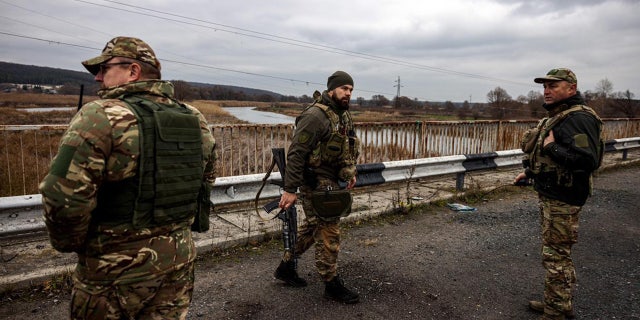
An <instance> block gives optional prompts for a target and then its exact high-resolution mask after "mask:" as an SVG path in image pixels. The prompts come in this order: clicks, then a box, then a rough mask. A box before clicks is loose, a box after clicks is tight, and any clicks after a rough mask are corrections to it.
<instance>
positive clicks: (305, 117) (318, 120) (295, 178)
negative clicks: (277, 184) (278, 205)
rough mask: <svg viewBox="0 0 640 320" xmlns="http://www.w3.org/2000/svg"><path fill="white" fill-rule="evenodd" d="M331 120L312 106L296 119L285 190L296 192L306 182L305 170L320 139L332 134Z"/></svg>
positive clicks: (288, 155) (289, 152)
mask: <svg viewBox="0 0 640 320" xmlns="http://www.w3.org/2000/svg"><path fill="white" fill-rule="evenodd" d="M330 129H331V122H330V121H329V119H327V117H326V115H325V114H324V112H323V111H322V110H321V109H320V108H316V107H311V108H308V109H307V110H305V111H304V112H303V113H302V114H301V115H300V116H299V117H298V119H296V129H295V132H294V134H293V139H292V142H291V146H289V151H288V152H287V171H286V173H285V186H284V190H285V191H287V192H292V193H293V192H296V190H297V188H298V187H300V186H302V185H303V184H304V170H305V167H307V161H308V160H309V155H310V154H311V152H312V151H313V149H314V148H315V146H316V145H317V143H318V141H319V140H320V139H322V138H323V137H326V136H327V135H329V134H330Z"/></svg>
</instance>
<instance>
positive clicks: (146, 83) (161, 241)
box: [40, 37, 216, 319]
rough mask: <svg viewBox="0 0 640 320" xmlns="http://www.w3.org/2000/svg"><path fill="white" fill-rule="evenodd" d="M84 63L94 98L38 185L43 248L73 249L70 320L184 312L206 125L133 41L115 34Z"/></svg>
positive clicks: (211, 174) (210, 164) (204, 168)
mask: <svg viewBox="0 0 640 320" xmlns="http://www.w3.org/2000/svg"><path fill="white" fill-rule="evenodd" d="M82 64H83V65H84V66H85V68H86V69H87V70H89V72H91V73H92V74H93V75H95V80H96V81H97V82H100V83H101V90H100V91H99V92H98V95H99V96H100V98H101V99H100V100H96V101H93V102H90V103H87V104H85V105H84V106H83V107H82V109H81V110H79V111H78V113H77V114H76V115H75V117H74V118H73V119H72V120H71V123H70V124H69V128H68V130H67V131H66V132H65V133H64V135H63V137H62V140H61V143H60V148H59V150H58V153H57V155H56V157H55V158H54V160H53V162H52V164H51V168H50V172H49V174H48V175H47V176H46V177H45V178H44V181H42V183H41V184H40V192H41V193H42V196H43V204H44V209H45V213H44V220H45V223H46V226H47V230H48V232H49V237H50V241H51V244H52V245H53V247H54V248H55V249H57V250H58V251H61V252H75V253H77V255H78V263H77V266H76V269H75V272H74V275H73V280H74V288H73V292H72V299H71V318H72V319H151V318H153V319H160V318H163V319H167V318H170V319H185V318H186V315H187V311H188V307H189V304H190V303H191V297H192V293H193V282H194V261H195V257H196V250H195V245H194V242H193V240H192V234H191V228H193V227H194V226H195V225H194V224H193V223H194V218H195V215H196V212H198V207H199V205H200V204H202V203H203V201H198V200H199V199H201V197H205V198H206V194H205V193H206V192H203V190H208V188H210V186H211V185H212V184H213V182H214V180H215V160H216V157H215V152H214V148H215V141H214V139H213V136H212V134H211V131H210V129H209V127H208V124H207V120H206V119H205V117H204V116H203V115H202V114H201V113H200V112H199V111H197V110H196V109H195V108H193V107H191V106H188V105H185V104H182V103H180V102H178V101H177V100H175V98H174V97H173V85H172V84H171V83H169V82H166V81H161V80H160V62H159V61H158V59H157V58H156V56H155V54H154V52H153V50H152V49H151V48H150V47H149V45H148V44H146V43H145V42H144V41H142V40H140V39H136V38H130V37H116V38H114V39H112V40H111V41H109V42H108V43H107V45H106V46H105V48H104V50H103V51H102V54H101V55H100V56H98V57H95V58H93V59H89V60H87V61H84V62H82ZM206 201H208V200H206ZM206 201H204V202H206ZM201 212H203V213H204V215H205V216H206V215H207V214H208V207H207V209H206V211H204V210H203V211H201ZM207 221H208V220H207ZM196 227H197V226H196ZM205 229H206V228H205ZM194 230H196V229H194ZM197 230H198V231H203V229H202V228H198V229H197Z"/></svg>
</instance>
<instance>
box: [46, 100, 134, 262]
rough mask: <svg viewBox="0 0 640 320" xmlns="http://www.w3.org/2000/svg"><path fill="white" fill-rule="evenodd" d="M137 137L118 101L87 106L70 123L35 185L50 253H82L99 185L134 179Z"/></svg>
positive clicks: (132, 121)
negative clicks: (39, 194)
mask: <svg viewBox="0 0 640 320" xmlns="http://www.w3.org/2000/svg"><path fill="white" fill-rule="evenodd" d="M137 134H138V129H137V124H136V119H135V116H134V115H133V113H131V111H129V109H127V108H126V107H124V106H122V103H121V102H120V101H119V100H97V101H94V102H91V103H88V104H86V105H84V106H83V107H82V109H81V110H80V111H79V112H78V113H77V114H76V115H75V116H74V118H73V119H72V120H71V123H70V124H69V128H68V129H67V131H66V132H65V133H64V135H63V137H62V139H61V141H60V148H59V149H58V153H57V155H56V157H55V158H54V159H53V161H52V163H51V168H50V171H49V174H48V175H47V176H46V177H45V178H44V180H43V181H42V183H41V184H40V193H41V194H42V200H43V205H44V221H45V224H46V226H47V230H48V232H49V238H50V241H51V244H52V245H53V247H54V248H55V249H57V250H59V251H62V252H71V251H76V252H77V251H79V250H81V249H82V248H83V246H84V244H85V240H86V236H87V230H88V228H89V223H90V220H91V211H92V210H93V209H94V208H95V207H96V198H97V190H98V187H99V186H100V185H101V184H102V182H103V180H105V179H106V180H113V181H119V180H123V179H125V178H128V177H132V176H134V175H135V174H136V169H137V159H138V157H139V147H138V142H139V141H138V139H137Z"/></svg>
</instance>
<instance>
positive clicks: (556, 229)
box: [514, 68, 604, 319]
mask: <svg viewBox="0 0 640 320" xmlns="http://www.w3.org/2000/svg"><path fill="white" fill-rule="evenodd" d="M534 82H536V83H541V84H542V85H543V87H544V102H545V103H544V105H543V107H544V108H545V109H546V110H547V112H548V115H547V117H546V118H544V119H542V120H541V121H540V122H539V123H538V126H537V127H536V128H535V129H532V130H529V131H528V132H527V133H526V134H525V136H524V137H523V143H522V149H523V151H524V152H525V154H526V158H525V160H524V167H525V170H524V172H522V173H520V174H518V176H516V178H515V181H514V182H516V183H517V182H518V181H520V180H523V179H526V178H533V179H534V189H535V190H536V191H537V192H538V196H539V199H540V202H539V203H540V216H541V224H542V265H543V266H544V268H545V270H546V275H545V283H544V300H543V301H530V302H529V307H530V308H531V309H533V310H535V311H537V312H541V313H543V316H542V319H565V318H573V317H574V316H575V315H574V311H573V303H572V302H573V301H572V298H573V294H574V289H575V283H576V272H575V267H574V265H573V261H572V259H571V247H572V245H573V244H574V243H576V242H577V235H578V214H579V213H580V210H581V209H582V206H583V205H584V204H585V202H586V200H587V198H588V197H589V195H590V194H591V188H592V185H591V181H592V179H591V175H592V173H593V172H594V171H595V170H596V169H597V168H598V167H599V166H600V163H601V161H602V153H603V151H604V150H603V149H604V144H603V141H602V121H601V120H600V118H599V117H598V115H597V114H596V113H595V111H593V110H592V109H591V108H589V107H587V106H586V105H585V102H584V100H583V99H582V96H581V95H580V92H579V91H577V86H578V80H577V78H576V75H575V74H574V73H573V72H572V71H571V70H569V69H566V68H557V69H552V70H551V71H549V72H548V73H547V74H546V75H545V76H544V77H539V78H535V79H534Z"/></svg>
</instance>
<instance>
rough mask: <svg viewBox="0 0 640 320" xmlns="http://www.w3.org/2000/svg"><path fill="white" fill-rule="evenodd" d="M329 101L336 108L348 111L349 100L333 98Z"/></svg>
mask: <svg viewBox="0 0 640 320" xmlns="http://www.w3.org/2000/svg"><path fill="white" fill-rule="evenodd" d="M331 100H333V102H334V103H335V105H336V106H338V107H339V108H340V109H343V110H349V99H347V98H344V99H336V98H335V97H331Z"/></svg>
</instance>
